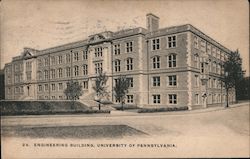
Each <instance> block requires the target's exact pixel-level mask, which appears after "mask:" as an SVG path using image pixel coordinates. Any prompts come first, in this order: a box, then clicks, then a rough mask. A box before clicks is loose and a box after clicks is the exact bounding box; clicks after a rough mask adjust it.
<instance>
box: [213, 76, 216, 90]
mask: <svg viewBox="0 0 250 159" xmlns="http://www.w3.org/2000/svg"><path fill="white" fill-rule="evenodd" d="M213 88H216V79H215V78H214V80H213Z"/></svg>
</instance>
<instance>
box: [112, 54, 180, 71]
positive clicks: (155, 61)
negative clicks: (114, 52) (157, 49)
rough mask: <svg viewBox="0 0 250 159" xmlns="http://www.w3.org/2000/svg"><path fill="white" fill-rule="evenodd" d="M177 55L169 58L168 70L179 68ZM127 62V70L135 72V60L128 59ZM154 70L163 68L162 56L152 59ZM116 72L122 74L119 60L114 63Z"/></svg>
mask: <svg viewBox="0 0 250 159" xmlns="http://www.w3.org/2000/svg"><path fill="white" fill-rule="evenodd" d="M176 57H177V56H176V54H171V55H169V56H168V59H167V66H168V68H172V67H176V66H177V63H176V62H177V59H176ZM125 62H126V70H133V65H134V59H133V58H127V60H126V61H125ZM152 68H153V69H158V68H161V60H160V56H154V57H153V58H152ZM114 71H115V72H120V71H121V60H119V59H117V60H115V61H114Z"/></svg>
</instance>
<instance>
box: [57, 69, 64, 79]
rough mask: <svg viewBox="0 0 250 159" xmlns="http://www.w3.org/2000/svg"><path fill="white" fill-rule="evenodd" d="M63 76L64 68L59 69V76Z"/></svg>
mask: <svg viewBox="0 0 250 159" xmlns="http://www.w3.org/2000/svg"><path fill="white" fill-rule="evenodd" d="M62 76H63V72H62V68H59V69H58V77H59V78H61V77H62Z"/></svg>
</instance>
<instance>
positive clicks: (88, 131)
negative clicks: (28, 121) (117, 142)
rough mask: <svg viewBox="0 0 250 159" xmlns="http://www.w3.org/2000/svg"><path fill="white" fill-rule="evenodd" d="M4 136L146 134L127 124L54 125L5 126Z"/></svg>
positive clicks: (51, 136)
mask: <svg viewBox="0 0 250 159" xmlns="http://www.w3.org/2000/svg"><path fill="white" fill-rule="evenodd" d="M2 135H3V136H15V137H30V138H78V139H91V138H122V137H126V136H132V135H146V134H145V133H144V132H142V131H140V130H137V129H134V128H132V127H129V126H127V125H88V126H52V127H21V126H17V127H14V126H13V127H4V128H3V129H2Z"/></svg>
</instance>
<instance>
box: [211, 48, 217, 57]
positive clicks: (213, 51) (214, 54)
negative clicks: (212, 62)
mask: <svg viewBox="0 0 250 159" xmlns="http://www.w3.org/2000/svg"><path fill="white" fill-rule="evenodd" d="M212 56H213V57H216V48H215V47H212Z"/></svg>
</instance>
